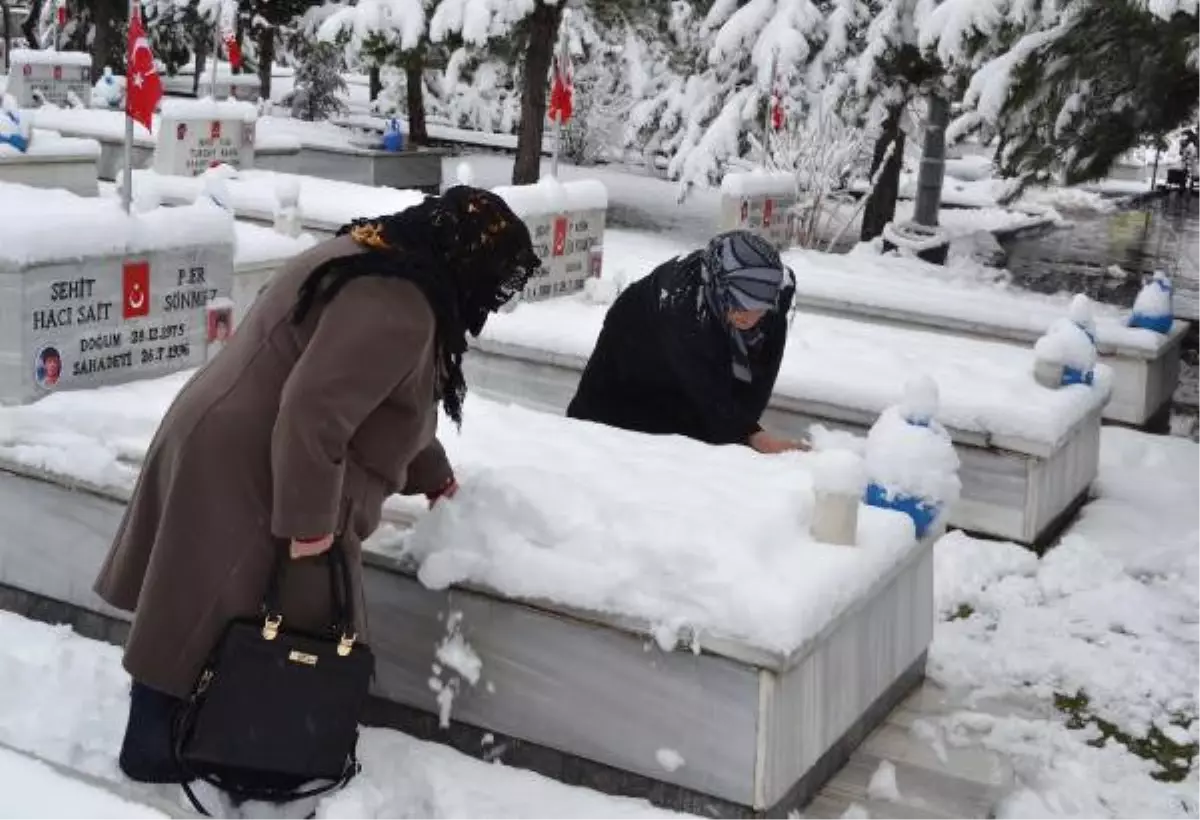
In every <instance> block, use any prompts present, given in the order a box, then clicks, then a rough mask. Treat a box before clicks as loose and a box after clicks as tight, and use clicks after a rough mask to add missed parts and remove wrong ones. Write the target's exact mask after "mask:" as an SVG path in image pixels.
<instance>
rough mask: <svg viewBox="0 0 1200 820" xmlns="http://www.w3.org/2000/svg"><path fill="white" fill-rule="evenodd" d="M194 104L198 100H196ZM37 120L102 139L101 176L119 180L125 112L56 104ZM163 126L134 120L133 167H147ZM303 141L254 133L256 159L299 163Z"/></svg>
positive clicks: (283, 164) (279, 163) (56, 128)
mask: <svg viewBox="0 0 1200 820" xmlns="http://www.w3.org/2000/svg"><path fill="white" fill-rule="evenodd" d="M185 102H187V101H184V100H165V101H164V102H163V105H164V106H167V105H168V104H178V103H185ZM193 104H195V103H194V102H193ZM34 124H35V125H36V126H37V127H39V128H45V129H48V130H51V131H57V132H58V133H60V134H62V135H63V136H68V137H83V138H88V139H94V140H96V141H97V142H99V143H100V162H99V166H98V171H97V173H98V176H99V177H100V179H102V180H107V181H109V182H114V181H116V180H117V179H118V178H119V176H120V169H121V168H123V167H124V165H125V112H124V111H111V110H106V109H95V108H92V109H78V108H56V107H54V106H48V105H46V106H42V107H41V108H39V109H37V110H36V111H35V112H34ZM161 129H162V118H161V117H160V116H158V115H156V116H155V118H154V131H153V133H152V132H150V131H147V130H146V129H145V128H144V127H143V126H142V125H141V124H140V123H134V124H133V167H134V168H135V169H141V168H148V167H149V166H150V165H151V163H152V161H153V158H154V154H155V144H156V137H157V135H158V134H159V132H160V131H161ZM299 156H300V142H299V141H298V140H296V139H295V138H291V137H282V136H278V135H276V136H273V137H269V138H263V137H260V136H258V135H257V134H256V135H255V137H254V159H255V161H256V162H269V163H272V167H286V166H287V165H288V163H293V164H294V165H295V166H296V167H297V168H298V167H299Z"/></svg>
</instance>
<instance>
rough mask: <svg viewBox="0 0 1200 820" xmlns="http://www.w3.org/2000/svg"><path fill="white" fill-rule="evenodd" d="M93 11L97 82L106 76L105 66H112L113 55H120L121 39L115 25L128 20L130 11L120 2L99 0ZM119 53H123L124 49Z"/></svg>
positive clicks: (93, 68) (93, 40) (95, 74)
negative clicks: (119, 43)
mask: <svg viewBox="0 0 1200 820" xmlns="http://www.w3.org/2000/svg"><path fill="white" fill-rule="evenodd" d="M92 9H93V11H94V14H93V16H92V25H93V26H95V35H94V37H93V39H92V82H96V81H97V80H99V79H100V77H102V76H103V75H104V68H105V66H112V62H111V61H112V59H113V55H114V54H115V53H118V47H117V45H118V40H119V39H120V38H118V37H117V27H116V25H115V24H116V23H117V22H118V21H121V20H125V19H126V17H127V16H128V10H127V9H126V8H125V6H124V4H123V3H121V2H119V0H116V1H115V0H97V2H96V3H95V4H94V5H93V6H92ZM119 51H121V52H123V51H124V49H119ZM118 66H121V67H123V63H119V64H118Z"/></svg>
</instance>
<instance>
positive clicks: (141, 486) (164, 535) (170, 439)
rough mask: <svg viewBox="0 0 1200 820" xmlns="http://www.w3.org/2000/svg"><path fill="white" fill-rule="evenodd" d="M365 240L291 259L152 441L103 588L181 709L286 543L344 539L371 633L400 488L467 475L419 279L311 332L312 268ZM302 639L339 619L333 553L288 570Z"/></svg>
mask: <svg viewBox="0 0 1200 820" xmlns="http://www.w3.org/2000/svg"><path fill="white" fill-rule="evenodd" d="M353 252H357V245H355V243H354V242H353V240H351V239H350V238H349V237H341V238H337V239H332V240H329V241H327V242H324V243H322V244H320V245H318V246H317V247H315V248H313V249H311V250H309V251H307V252H305V253H303V254H301V255H300V256H298V257H296V258H295V259H294V260H292V261H291V262H290V263H289V264H288V265H287V266H286V267H285V268H284V269H283V270H281V271H280V273H279V274H278V275H277V276H276V278H275V279H274V280H273V281H272V282H271V284H270V285H269V286H268V287H267V288H266V289H265V290H264V291H263V292H262V294H261V295H260V296H259V298H258V301H257V302H256V303H255V305H254V307H253V309H252V310H251V311H250V312H249V314H248V315H247V316H246V317H245V319H244V321H243V322H242V323H241V325H240V326H239V327H238V331H237V333H236V334H235V335H234V336H233V338H232V339H230V341H229V342H228V343H227V344H226V347H225V349H224V350H222V351H221V353H220V355H219V356H217V357H216V358H215V359H214V360H213V361H212V362H210V363H209V364H208V365H206V366H205V367H203V368H202V369H201V370H200V371H199V372H198V373H197V374H196V375H195V377H194V378H192V379H191V381H189V382H188V384H187V385H186V386H185V387H184V388H183V390H182V391H181V392H180V394H179V396H178V397H177V398H176V400H175V402H174V404H173V405H172V406H171V409H170V410H169V411H168V412H167V414H166V416H165V417H164V418H163V421H162V424H161V426H160V427H159V429H158V433H157V434H156V435H155V437H154V441H153V442H152V444H151V445H150V451H149V453H148V454H147V456H146V461H145V464H144V466H143V468H142V472H141V476H140V478H139V480H138V484H137V488H136V489H135V491H134V495H133V498H132V500H131V501H130V504H129V507H128V509H127V510H126V513H125V517H124V520H123V521H122V523H121V528H120V530H119V531H118V533H117V536H116V539H115V541H114V542H113V545H112V549H111V550H110V551H109V554H108V557H107V558H106V559H105V561H104V565H103V567H101V570H100V575H99V577H98V578H97V580H96V585H95V589H96V592H97V593H98V594H99V595H100V597H101V598H103V599H104V600H105V601H107V602H108V603H110V604H112V605H113V606H115V607H117V608H119V609H123V610H127V611H132V612H133V613H134V620H133V629H132V631H131V632H130V635H129V641H128V644H127V645H126V647H125V659H124V663H125V668H126V669H127V670H128V671H129V673H130V674H131V675H132V676H133V677H134V679H136V680H138V681H140V682H142V683H144V684H146V685H148V686H150V687H153V688H155V689H158V690H161V691H163V692H167V693H170V694H172V695H176V696H179V697H183V696H185V695H186V694H187V693H188V692H189V691H190V690H191V688H192V685H193V683H194V682H195V680H196V677H197V675H198V674H199V671H200V667H201V665H202V664H203V662H204V660H205V658H206V657H207V655H208V653H209V652H210V650H211V649H212V648H213V646H214V644H215V643H216V641H217V639H218V638H219V636H220V634H221V631H222V629H223V628H224V626H225V624H226V623H227V622H228V621H229V620H230V619H232V618H237V617H242V616H255V615H257V614H258V611H259V603H260V601H261V599H262V595H263V592H264V590H265V588H266V584H267V580H268V577H269V574H270V569H271V565H272V560H273V556H274V555H275V551H276V550H277V549H280V548H281V547H280V546H279V545H280V540H279V539H290V538H293V537H296V538H311V537H317V536H320V535H323V534H325V533H330V532H338V533H341V534H342V537H343V543H344V545H345V547H346V549H347V557H348V558H349V563H350V568H351V576H352V579H353V583H354V587H355V597H354V600H355V602H356V606H355V609H356V614H357V616H358V621H359V623H358V627H359V633H360V638H364V637H365V626H366V624H365V621H364V618H363V616H364V606H363V599H362V563H361V559H362V552H361V544H362V541H363V539H365V538H366V537H367V536H368V535H369V534H370V533H371V532H372V531H373V530H374V529H375V528H376V527H377V526H378V525H379V520H380V516H381V513H382V507H383V502H384V499H385V498H387V496H388V495H390V494H392V493H393V492H404V493H407V494H417V493H421V492H430V491H434V490H436V489H438V488H439V487H440V486H441V485H442V484H443V483H444V482H445V481H446V480H447V479H449V478H450V476H451V475H452V473H451V472H450V467H449V465H448V463H447V462H446V457H445V453H444V451H443V450H442V448H441V445H440V444H439V443H438V441H437V439H436V438H435V437H434V432H435V427H436V424H437V412H436V405H435V357H434V351H433V347H434V345H433V334H434V317H433V313H432V311H431V309H430V307H429V304H428V302H427V301H426V300H425V297H424V296H423V295H422V294H421V292H420V291H419V290H418V289H417V287H416V286H415V285H413V284H412V283H411V282H407V281H404V280H401V279H396V278H386V277H376V276H367V277H361V278H358V279H354V280H351V281H350V282H349V283H348V284H347V285H346V286H345V287H344V288H343V290H342V291H341V292H340V293H339V294H338V295H337V296H335V297H334V298H333V300H332V301H330V302H329V303H328V304H327V305H321V304H320V303H318V304H317V305H316V306H315V307H314V308H313V310H312V311H311V312H310V314H309V316H308V317H306V319H305V321H304V322H303V323H301V324H300V325H295V324H293V323H292V322H291V312H292V310H293V308H294V306H295V304H296V297H297V292H298V290H299V287H300V285H301V283H302V282H303V281H304V279H305V278H306V276H307V275H308V273H309V272H310V271H311V270H313V268H314V267H315V266H316V265H317V264H319V263H320V262H323V261H325V260H326V259H329V258H332V257H334V256H338V255H343V254H346V253H353ZM287 569H288V572H287V573H286V574H285V578H284V584H283V591H282V597H283V614H284V625H285V628H286V627H287V626H289V625H291V626H300V627H305V628H309V629H312V628H317V627H320V626H323V625H325V624H326V623H327V622H328V606H329V581H328V575H327V569H326V561H325V558H324V557H319V558H311V559H304V560H300V561H289V563H288V564H287Z"/></svg>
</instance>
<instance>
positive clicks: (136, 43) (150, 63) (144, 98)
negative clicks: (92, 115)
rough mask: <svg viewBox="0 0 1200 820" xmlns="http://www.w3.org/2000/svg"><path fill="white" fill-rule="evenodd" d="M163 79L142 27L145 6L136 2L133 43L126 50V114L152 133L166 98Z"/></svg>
mask: <svg viewBox="0 0 1200 820" xmlns="http://www.w3.org/2000/svg"><path fill="white" fill-rule="evenodd" d="M162 95H163V87H162V80H161V79H160V78H159V76H158V68H157V67H155V65H154V52H153V51H151V50H150V41H149V40H147V39H146V29H144V28H143V27H142V11H141V7H140V6H139V5H137V4H136V3H135V4H134V6H133V13H132V15H131V16H130V18H129V42H128V45H127V46H126V49H125V115H126V116H128V117H130V118H131V119H132V120H133V121H134V122H140V123H141V124H142V125H144V126H146V130H147V131H149V130H150V123H151V121H152V119H153V117H154V109H155V108H157V107H158V101H159V100H161V99H162Z"/></svg>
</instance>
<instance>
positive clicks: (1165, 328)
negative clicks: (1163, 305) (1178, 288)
mask: <svg viewBox="0 0 1200 820" xmlns="http://www.w3.org/2000/svg"><path fill="white" fill-rule="evenodd" d="M1147 288H1158V289H1159V290H1160V291H1162V292H1163V293H1165V294H1167V303H1168V304H1170V301H1171V300H1170V297H1171V295H1172V293H1173V292H1174V290H1175V288H1174V287H1173V286H1172V285H1171V280H1170V279H1167V278H1166V277H1165V276H1162V275H1156V276H1155V277H1154V278H1153V279H1151V280H1150V281H1149V282H1147V283H1146V284H1145V285H1143V286H1142V293H1145V292H1146V289H1147ZM1140 295H1141V294H1139V296H1140ZM1135 305H1136V303H1135ZM1174 324H1175V316H1174V311H1171V310H1168V311H1167V312H1166V313H1160V312H1154V313H1141V312H1139V311H1137V310H1136V309H1135V310H1134V311H1133V313H1132V314H1131V315H1130V317H1129V326H1130V327H1140V328H1144V329H1146V330H1152V331H1154V332H1155V333H1164V334H1165V333H1170V332H1171V326H1172V325H1174Z"/></svg>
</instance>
